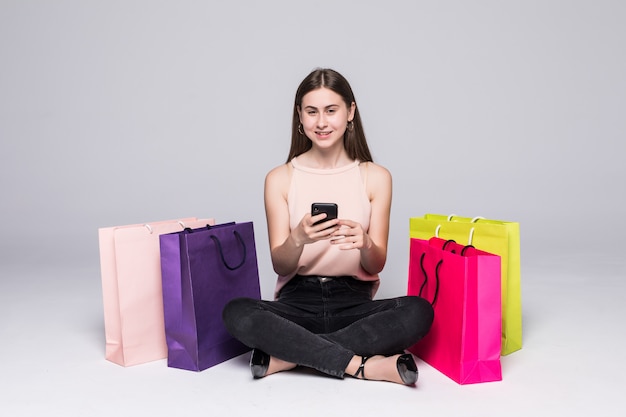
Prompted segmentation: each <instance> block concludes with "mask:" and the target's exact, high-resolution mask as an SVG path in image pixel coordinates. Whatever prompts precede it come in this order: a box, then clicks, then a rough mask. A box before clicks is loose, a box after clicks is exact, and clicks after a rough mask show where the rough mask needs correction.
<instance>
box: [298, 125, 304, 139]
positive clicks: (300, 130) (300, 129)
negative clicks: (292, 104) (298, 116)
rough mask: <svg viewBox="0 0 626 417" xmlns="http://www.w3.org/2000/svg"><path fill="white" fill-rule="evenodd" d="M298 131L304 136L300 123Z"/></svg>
mask: <svg viewBox="0 0 626 417" xmlns="http://www.w3.org/2000/svg"><path fill="white" fill-rule="evenodd" d="M298 133H299V134H301V135H302V136H304V132H303V131H302V123H299V124H298Z"/></svg>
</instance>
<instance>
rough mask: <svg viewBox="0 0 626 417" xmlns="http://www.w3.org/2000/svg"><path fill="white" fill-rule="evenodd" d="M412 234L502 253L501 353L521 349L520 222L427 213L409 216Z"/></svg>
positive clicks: (415, 236) (417, 236)
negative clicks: (420, 215) (434, 237)
mask: <svg viewBox="0 0 626 417" xmlns="http://www.w3.org/2000/svg"><path fill="white" fill-rule="evenodd" d="M409 229H410V237H411V238H418V239H429V238H430V237H432V236H438V237H441V238H443V239H453V240H455V241H456V242H458V243H462V244H467V245H472V246H474V247H476V248H477V249H480V250H483V251H485V252H489V253H493V254H496V255H499V256H500V258H501V260H502V352H501V354H502V355H508V354H509V353H512V352H515V351H517V350H519V349H521V348H522V296H521V271H520V228H519V223H517V222H509V221H502V220H490V219H484V218H482V217H475V218H473V219H472V218H469V217H459V216H454V215H451V216H446V215H442V214H426V215H424V216H422V217H413V218H411V219H410V227H409Z"/></svg>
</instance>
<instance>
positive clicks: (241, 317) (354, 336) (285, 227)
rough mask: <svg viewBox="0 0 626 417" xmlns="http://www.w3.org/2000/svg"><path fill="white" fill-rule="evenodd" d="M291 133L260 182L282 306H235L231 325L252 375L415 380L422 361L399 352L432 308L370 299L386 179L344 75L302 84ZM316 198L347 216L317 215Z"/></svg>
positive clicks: (385, 225)
mask: <svg viewBox="0 0 626 417" xmlns="http://www.w3.org/2000/svg"><path fill="white" fill-rule="evenodd" d="M291 137H292V140H291V150H290V151H289V157H288V159H287V163H286V164H283V165H280V166H278V167H276V168H274V169H272V170H271V171H270V172H269V173H268V174H267V177H266V180H265V211H266V216H267V223H268V232H269V240H270V251H271V258H272V264H273V266H274V270H275V271H276V273H277V274H278V281H277V284H276V290H275V300H274V301H263V300H254V299H250V298H238V299H235V300H232V301H231V302H230V303H229V304H228V305H227V306H226V308H225V309H224V312H223V316H224V322H225V324H226V327H227V329H228V330H229V331H230V332H231V333H232V335H233V336H235V337H236V338H238V339H239V340H241V341H242V342H243V343H244V344H246V345H248V346H250V347H252V348H254V350H253V353H252V357H251V361H250V365H251V370H252V374H253V376H254V377H255V378H260V377H264V376H267V375H270V374H273V373H276V372H280V371H286V370H289V369H293V368H295V367H296V366H299V365H300V366H306V367H310V368H313V369H316V370H318V371H320V372H323V373H325V374H327V375H330V376H334V377H337V378H343V377H344V375H346V374H347V375H352V376H354V377H355V378H361V379H375V380H382V381H390V382H396V383H400V384H406V385H412V384H414V383H415V382H416V380H417V374H418V372H417V366H416V364H415V361H414V360H413V357H412V356H411V354H406V353H404V349H406V348H408V347H409V346H412V345H413V344H415V343H416V342H417V341H418V340H420V339H421V338H422V337H423V336H424V335H425V334H426V333H427V332H428V330H429V329H430V326H431V323H432V320H433V310H432V307H431V305H430V304H429V303H428V302H427V301H426V300H424V299H422V298H420V297H414V296H403V297H397V298H391V299H382V300H373V296H374V294H375V293H376V290H377V288H378V285H379V281H380V280H379V273H380V272H381V271H382V269H383V267H384V265H385V262H386V259H387V241H388V235H389V214H390V210H391V174H390V173H389V171H387V169H385V168H384V167H382V166H380V165H377V164H375V163H374V162H373V161H372V157H371V155H370V151H369V148H368V146H367V141H366V140H365V134H364V133H363V129H362V127H361V120H360V117H359V112H358V106H357V104H356V100H355V98H354V94H353V93H352V89H351V88H350V85H349V84H348V81H347V80H346V79H345V78H344V77H343V76H342V75H341V74H339V73H337V72H336V71H333V70H330V69H318V70H315V71H313V72H312V73H311V74H309V75H308V76H307V77H306V78H305V79H304V81H302V83H301V84H300V87H299V88H298V90H297V92H296V100H295V103H294V109H293V125H292V136H291ZM315 202H324V203H331V205H332V206H333V207H337V208H338V211H339V213H340V214H341V217H340V218H334V216H332V218H330V217H329V218H326V217H325V214H316V213H315V212H313V213H312V212H311V211H310V210H311V207H312V204H313V203H315ZM320 221H321V222H320ZM366 362H367V365H366Z"/></svg>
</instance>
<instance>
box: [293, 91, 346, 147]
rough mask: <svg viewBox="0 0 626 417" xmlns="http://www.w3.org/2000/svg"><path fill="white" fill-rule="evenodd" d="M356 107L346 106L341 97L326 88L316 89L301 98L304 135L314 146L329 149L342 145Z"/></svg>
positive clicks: (301, 119) (301, 121) (301, 118)
mask: <svg viewBox="0 0 626 417" xmlns="http://www.w3.org/2000/svg"><path fill="white" fill-rule="evenodd" d="M355 108H356V105H355V104H354V103H352V105H351V106H350V107H348V106H346V103H345V102H344V101H343V99H342V98H341V96H340V95H339V94H337V93H335V92H334V91H332V90H329V89H327V88H324V87H322V88H318V89H317V90H313V91H310V92H308V93H307V94H305V95H304V97H302V106H301V108H300V110H299V113H300V123H302V129H303V131H304V134H305V135H306V136H307V137H308V138H309V139H311V141H312V142H313V145H314V146H319V147H322V148H330V147H333V146H336V145H337V143H341V144H343V134H344V133H345V131H346V126H347V124H348V121H350V120H352V119H353V118H354V110H355Z"/></svg>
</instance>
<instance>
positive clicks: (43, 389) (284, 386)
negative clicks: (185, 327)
mask: <svg viewBox="0 0 626 417" xmlns="http://www.w3.org/2000/svg"><path fill="white" fill-rule="evenodd" d="M522 269H523V271H522V275H523V277H522V281H523V304H524V326H525V329H524V330H525V346H524V348H523V349H522V350H521V351H518V352H516V353H513V354H512V355H509V356H507V357H503V358H502V365H503V374H504V379H503V381H501V382H494V383H486V384H476V385H465V386H460V385H457V384H456V383H454V382H452V381H451V380H449V379H448V378H447V377H445V376H443V375H442V374H440V373H439V372H437V371H436V370H434V369H433V368H431V367H429V366H428V365H426V364H424V363H422V362H418V366H419V367H420V379H419V381H418V384H417V387H415V388H411V387H405V386H400V385H395V384H391V383H381V382H372V381H359V380H355V379H352V378H347V379H345V380H336V379H331V378H326V377H322V376H319V375H317V374H312V373H310V372H303V371H296V372H288V373H282V374H277V375H273V376H271V377H268V378H265V379H261V380H253V379H252V377H251V375H250V372H249V368H248V364H247V361H248V355H243V356H240V357H238V358H235V359H233V360H231V361H228V362H226V363H223V364H220V365H217V366H215V367H213V368H210V369H208V370H206V371H203V372H200V373H194V372H189V371H182V370H178V369H171V368H168V367H167V365H166V363H165V361H164V360H163V361H157V362H152V363H149V364H145V365H138V366H134V367H129V368H124V367H121V366H119V365H115V364H113V363H111V362H108V361H106V360H105V359H104V330H103V324H102V301H101V289H100V272H99V266H98V265H93V266H91V267H85V268H77V269H60V268H59V269H54V268H37V267H31V268H25V267H18V266H13V267H11V266H6V265H5V266H3V267H0V278H1V280H0V334H1V337H2V344H1V345H0V382H1V383H2V387H0V388H1V389H0V398H1V400H0V415H2V416H12V417H13V416H51V415H64V416H73V415H80V416H112V415H117V416H131V415H133V416H135V415H136V416H220V415H226V414H228V415H235V416H238V415H253V414H251V413H255V414H254V415H263V416H265V415H267V416H313V415H317V416H319V415H326V416H334V415H355V416H360V415H367V416H370V415H381V416H382V415H385V416H395V415H409V413H410V414H411V415H415V416H419V415H426V416H500V417H502V416H534V415H540V416H544V415H556V416H560V415H564V416H565V415H567V416H573V415H580V416H590V415H592V416H600V415H601V416H610V415H615V416H617V415H626V414H625V413H624V412H625V411H626V407H624V400H623V398H622V395H623V392H624V389H625V388H626V384H625V383H624V376H625V375H626V361H625V360H624V353H623V352H624V345H625V342H626V336H625V335H624V325H623V317H624V316H625V315H626V314H625V313H626V297H625V292H626V261H625V259H624V256H619V257H618V256H612V257H611V256H604V257H603V256H601V255H598V256H594V257H591V258H590V257H589V256H575V255H571V256H563V257H560V258H557V259H554V258H552V260H550V261H547V260H544V261H540V260H535V261H534V262H526V263H524V264H523V266H522Z"/></svg>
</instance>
